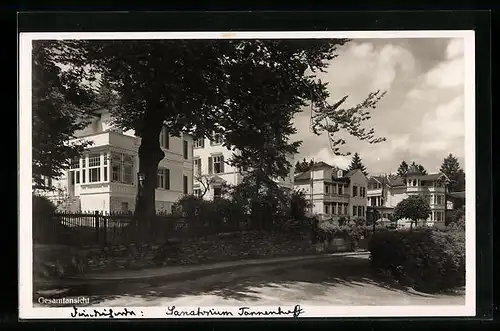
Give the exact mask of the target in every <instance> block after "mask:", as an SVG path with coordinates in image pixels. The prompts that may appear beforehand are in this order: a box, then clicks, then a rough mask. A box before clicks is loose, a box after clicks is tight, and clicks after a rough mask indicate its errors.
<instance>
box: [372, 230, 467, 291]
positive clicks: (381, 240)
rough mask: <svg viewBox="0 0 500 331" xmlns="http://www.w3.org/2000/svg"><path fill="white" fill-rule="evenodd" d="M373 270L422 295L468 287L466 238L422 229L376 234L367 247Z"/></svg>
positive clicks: (456, 234) (449, 232)
mask: <svg viewBox="0 0 500 331" xmlns="http://www.w3.org/2000/svg"><path fill="white" fill-rule="evenodd" d="M368 249H369V251H370V253H371V267H372V269H373V270H374V271H375V272H377V273H383V274H388V275H391V276H392V277H393V278H394V279H395V280H397V281H398V282H400V283H401V284H402V285H405V286H410V287H413V288H414V289H416V290H418V291H423V292H438V291H440V290H444V289H449V288H453V287H456V286H462V285H464V283H465V236H464V233H463V232H459V231H436V230H433V229H431V228H419V229H416V230H413V231H383V232H378V233H375V234H374V235H373V237H372V240H371V241H370V243H369V245H368Z"/></svg>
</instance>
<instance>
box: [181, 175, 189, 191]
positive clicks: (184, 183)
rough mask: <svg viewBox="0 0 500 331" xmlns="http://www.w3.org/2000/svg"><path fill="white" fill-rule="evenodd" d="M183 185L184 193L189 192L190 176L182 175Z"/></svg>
mask: <svg viewBox="0 0 500 331" xmlns="http://www.w3.org/2000/svg"><path fill="white" fill-rule="evenodd" d="M182 186H183V192H184V194H188V177H187V176H182Z"/></svg>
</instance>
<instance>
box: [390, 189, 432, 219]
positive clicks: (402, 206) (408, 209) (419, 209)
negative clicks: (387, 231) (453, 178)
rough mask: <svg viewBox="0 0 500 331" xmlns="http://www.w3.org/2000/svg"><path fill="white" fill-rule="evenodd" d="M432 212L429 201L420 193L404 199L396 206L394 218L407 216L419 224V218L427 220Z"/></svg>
mask: <svg viewBox="0 0 500 331" xmlns="http://www.w3.org/2000/svg"><path fill="white" fill-rule="evenodd" d="M430 214H431V207H430V205H429V201H427V200H426V199H424V198H423V197H421V196H419V195H412V196H409V197H408V198H406V199H404V200H402V201H401V202H399V203H398V204H397V205H396V208H394V219H396V220H399V219H402V218H406V219H409V220H411V227H413V224H415V225H417V224H418V221H419V220H426V219H427V218H428V217H429V215H430Z"/></svg>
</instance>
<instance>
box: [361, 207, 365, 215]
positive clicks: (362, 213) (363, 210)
mask: <svg viewBox="0 0 500 331" xmlns="http://www.w3.org/2000/svg"><path fill="white" fill-rule="evenodd" d="M361 216H363V217H365V206H363V207H361Z"/></svg>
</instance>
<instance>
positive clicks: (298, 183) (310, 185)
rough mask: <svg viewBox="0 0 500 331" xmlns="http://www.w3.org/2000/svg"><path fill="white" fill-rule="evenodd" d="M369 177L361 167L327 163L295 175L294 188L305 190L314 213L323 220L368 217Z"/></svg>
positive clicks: (319, 163)
mask: <svg viewBox="0 0 500 331" xmlns="http://www.w3.org/2000/svg"><path fill="white" fill-rule="evenodd" d="M367 184H368V179H367V178H366V176H365V175H364V174H363V172H362V171H360V170H351V171H344V170H341V169H338V168H336V167H333V166H331V165H329V164H326V163H325V162H318V163H315V164H314V166H313V168H312V170H310V171H306V172H303V173H300V174H297V175H296V176H295V183H294V187H295V189H297V190H303V191H304V192H305V194H306V197H307V198H308V199H309V201H310V203H311V213H312V214H314V215H318V216H319V217H320V218H322V219H333V220H335V221H338V220H339V219H340V218H341V217H344V218H349V219H366V206H367V199H366V193H367Z"/></svg>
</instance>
